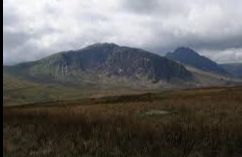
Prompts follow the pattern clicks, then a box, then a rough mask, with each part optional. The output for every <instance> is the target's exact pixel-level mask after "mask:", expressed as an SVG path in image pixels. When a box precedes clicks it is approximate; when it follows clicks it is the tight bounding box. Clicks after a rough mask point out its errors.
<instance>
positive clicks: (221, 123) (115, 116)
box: [3, 87, 242, 157]
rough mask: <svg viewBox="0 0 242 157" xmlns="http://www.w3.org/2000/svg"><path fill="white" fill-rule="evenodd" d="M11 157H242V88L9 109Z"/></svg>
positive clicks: (6, 139) (6, 127) (6, 141)
mask: <svg viewBox="0 0 242 157" xmlns="http://www.w3.org/2000/svg"><path fill="white" fill-rule="evenodd" d="M3 123H4V124H3V149H4V156H5V155H6V156H8V157H24V156H28V157H29V156H51V157H53V156H58V157H62V156H63V157H64V156H66V157H71V156H84V157H100V156H104V157H109V156H110V157H111V156H119V157H126V156H127V157H142V156H144V157H156V156H157V157H242V131H241V130H242V87H224V88H222V87H219V88H203V89H189V90H175V91H166V92H160V93H147V94H142V95H127V96H116V97H105V98H96V99H94V98H93V99H83V100H78V101H59V102H52V103H44V104H38V103H36V104H33V105H26V106H16V107H7V106H5V107H3Z"/></svg>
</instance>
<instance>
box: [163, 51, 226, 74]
mask: <svg viewBox="0 0 242 157" xmlns="http://www.w3.org/2000/svg"><path fill="white" fill-rule="evenodd" d="M166 57H167V58H169V59H171V60H174V61H177V62H180V63H182V64H185V65H190V66H193V67H195V68H198V69H200V70H203V71H208V72H213V73H217V74H223V75H227V74H228V73H227V72H226V71H225V70H224V69H223V68H222V67H220V66H219V65H218V64H217V63H216V62H214V61H212V60H210V59H209V58H207V57H205V56H201V55H199V54H198V53H197V52H195V51H194V50H192V49H190V48H186V47H180V48H177V49H176V50H175V51H174V52H170V53H167V54H166Z"/></svg>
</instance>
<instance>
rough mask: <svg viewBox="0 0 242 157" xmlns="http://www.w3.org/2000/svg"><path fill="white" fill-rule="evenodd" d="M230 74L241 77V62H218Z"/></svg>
mask: <svg viewBox="0 0 242 157" xmlns="http://www.w3.org/2000/svg"><path fill="white" fill-rule="evenodd" d="M220 66H221V67H223V68H224V69H225V70H226V71H228V73H229V74H230V75H232V76H233V77H237V78H241V79H242V63H227V64H220Z"/></svg>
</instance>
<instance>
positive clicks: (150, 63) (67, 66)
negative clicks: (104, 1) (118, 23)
mask: <svg viewBox="0 0 242 157" xmlns="http://www.w3.org/2000/svg"><path fill="white" fill-rule="evenodd" d="M5 71H8V72H10V73H12V74H16V75H18V76H22V77H25V78H29V79H33V80H39V81H43V82H55V81H60V82H69V83H83V82H86V83H87V82H89V83H90V82H96V81H105V80H107V79H109V78H117V79H120V78H122V79H127V80H130V81H131V80H146V81H150V82H159V81H171V80H174V79H178V80H191V79H192V74H191V73H190V72H189V71H188V70H186V69H185V68H184V66H183V65H181V64H178V63H176V62H174V61H171V60H169V59H166V58H164V57H161V56H159V55H156V54H152V53H150V52H148V51H145V50H142V49H137V48H130V47H123V46H118V45H116V44H112V43H100V44H94V45H90V46H88V47H86V48H83V49H80V50H74V51H66V52H60V53H57V54H54V55H51V56H48V57H46V58H43V59H40V60H38V61H34V62H27V63H22V64H18V65H14V66H7V67H5ZM113 81H115V80H113Z"/></svg>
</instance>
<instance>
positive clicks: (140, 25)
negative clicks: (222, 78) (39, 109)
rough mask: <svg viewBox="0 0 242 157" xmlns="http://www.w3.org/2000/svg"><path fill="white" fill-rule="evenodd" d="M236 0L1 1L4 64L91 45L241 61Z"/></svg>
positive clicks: (241, 6)
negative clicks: (188, 51)
mask: <svg viewBox="0 0 242 157" xmlns="http://www.w3.org/2000/svg"><path fill="white" fill-rule="evenodd" d="M241 19H242V1H241V0H182V1H181V0H3V59H4V64H14V63H19V62H23V61H30V60H36V59H39V58H41V57H45V56H47V55H49V54H53V53H56V52H59V51H64V50H70V49H80V48H82V47H85V46H87V45H89V44H93V43H96V42H114V43H117V44H119V45H126V46H132V47H139V48H144V49H146V50H149V51H152V52H154V53H158V54H160V55H164V54H165V53H166V52H167V51H173V50H174V49H175V48H177V47H179V46H188V47H191V48H193V49H195V50H197V51H198V52H199V53H201V54H203V55H206V56H208V57H210V58H212V59H213V60H215V61H217V62H242V20H241Z"/></svg>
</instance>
